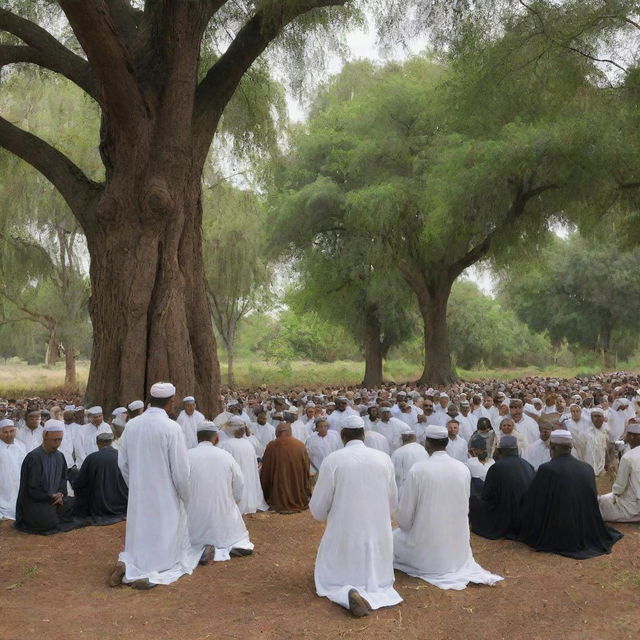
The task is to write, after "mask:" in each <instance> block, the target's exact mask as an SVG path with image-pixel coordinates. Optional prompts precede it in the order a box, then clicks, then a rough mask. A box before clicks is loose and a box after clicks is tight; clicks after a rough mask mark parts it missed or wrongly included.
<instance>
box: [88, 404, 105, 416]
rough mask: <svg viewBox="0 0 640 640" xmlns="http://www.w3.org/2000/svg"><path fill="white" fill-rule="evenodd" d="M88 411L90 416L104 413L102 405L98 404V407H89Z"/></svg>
mask: <svg viewBox="0 0 640 640" xmlns="http://www.w3.org/2000/svg"><path fill="white" fill-rule="evenodd" d="M87 413H88V414H89V415H90V416H99V415H102V407H98V406H96V407H91V408H89V409H87Z"/></svg>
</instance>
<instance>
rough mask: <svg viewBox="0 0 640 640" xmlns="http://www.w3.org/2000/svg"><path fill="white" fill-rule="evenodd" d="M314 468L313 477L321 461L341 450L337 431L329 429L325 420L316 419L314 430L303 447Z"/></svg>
mask: <svg viewBox="0 0 640 640" xmlns="http://www.w3.org/2000/svg"><path fill="white" fill-rule="evenodd" d="M304 446H305V447H306V449H307V453H308V454H309V459H310V460H311V464H312V465H313V468H314V475H315V474H316V473H318V471H319V470H320V465H321V464H322V461H323V460H324V459H325V458H326V457H327V456H328V455H329V454H330V453H333V452H334V451H337V450H338V449H341V448H342V441H341V440H340V435H339V434H338V432H337V431H331V430H330V429H329V423H328V422H327V419H326V418H324V417H322V418H316V419H315V429H314V431H313V433H312V434H311V435H310V436H309V437H308V438H307V441H306V442H305V445H304Z"/></svg>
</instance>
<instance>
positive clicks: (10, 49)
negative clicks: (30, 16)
mask: <svg viewBox="0 0 640 640" xmlns="http://www.w3.org/2000/svg"><path fill="white" fill-rule="evenodd" d="M0 30H2V31H6V32H7V33H11V34H12V35H14V36H16V37H17V38H20V40H22V41H23V42H24V43H25V44H26V45H28V46H26V47H24V46H9V45H2V46H0V66H2V65H3V64H11V63H14V62H29V63H33V64H37V65H39V66H41V67H44V68H46V69H49V70H51V71H55V72H56V73H59V74H61V75H63V76H64V77H65V78H68V79H69V80H71V81H72V82H74V83H75V84H77V85H78V86H79V87H80V88H81V89H83V90H84V91H86V93H87V94H89V95H90V96H91V97H92V98H93V99H94V100H97V88H96V83H95V78H94V76H93V72H92V71H91V67H90V66H89V64H88V63H87V61H86V60H83V59H82V58H81V57H80V56H78V55H76V54H75V53H73V52H72V51H70V50H69V49H67V48H66V47H65V46H64V45H63V44H61V43H60V42H58V40H56V39H55V38H54V37H53V36H52V35H51V34H50V33H49V32H48V31H46V30H45V29H43V28H42V27H40V26H38V25H37V24H35V23H33V22H31V21H30V20H25V19H24V18H22V17H20V16H17V15H15V14H13V13H11V12H10V11H7V10H6V9H0Z"/></svg>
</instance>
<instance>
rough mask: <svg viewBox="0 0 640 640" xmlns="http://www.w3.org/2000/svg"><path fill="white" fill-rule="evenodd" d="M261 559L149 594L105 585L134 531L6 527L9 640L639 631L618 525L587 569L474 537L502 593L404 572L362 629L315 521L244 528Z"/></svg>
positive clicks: (303, 518) (3, 620) (636, 590)
mask: <svg viewBox="0 0 640 640" xmlns="http://www.w3.org/2000/svg"><path fill="white" fill-rule="evenodd" d="M247 524H248V528H249V531H250V533H251V538H252V540H253V542H254V543H255V545H256V549H255V552H254V555H253V556H251V557H248V558H236V559H232V560H231V561H229V562H222V563H215V564H214V565H212V566H209V567H198V569H197V570H196V571H195V572H194V574H193V575H192V576H186V577H184V578H182V579H180V580H179V581H178V582H176V583H174V584H172V585H170V586H167V587H157V588H155V589H153V590H151V591H134V590H133V589H131V588H129V587H125V586H121V587H117V588H115V589H111V588H109V587H107V585H106V579H107V576H108V573H109V570H110V568H111V567H112V565H113V562H114V561H115V559H116V556H117V553H118V551H119V549H120V545H121V542H122V540H123V536H124V523H120V524H118V525H114V526H110V527H89V528H86V529H79V530H76V531H72V532H70V533H67V534H60V535H56V536H52V537H39V536H30V535H25V534H20V533H18V532H16V531H15V530H13V529H12V528H11V527H10V523H9V522H7V521H4V522H2V523H0V639H1V640H26V639H30V638H42V639H43V640H44V639H45V638H46V639H47V640H58V639H63V638H64V639H69V640H75V639H80V638H87V639H92V640H94V639H95V640H101V639H110V638H118V639H122V640H127V639H128V638H135V639H136V640H146V639H154V640H155V639H162V638H170V639H176V640H200V639H204V638H215V639H227V638H239V639H253V638H261V639H265V640H267V639H271V638H292V639H298V638H309V639H312V638H361V639H363V640H369V639H378V638H401V639H402V640H409V639H412V638H416V639H425V638H429V639H431V638H443V639H447V640H455V639H458V638H468V639H474V640H475V639H483V638H491V639H492V640H498V639H500V638H509V639H519V638H527V640H533V639H536V638H545V639H556V638H562V640H572V639H576V640H578V639H579V640H590V639H593V640H602V639H607V638H612V639H613V638H615V639H622V638H634V639H637V638H638V637H640V636H639V634H640V606H639V605H640V554H639V553H638V550H639V547H640V545H639V543H640V527H639V526H638V525H620V526H619V527H618V528H619V530H620V531H622V532H623V533H624V534H625V537H624V539H623V540H622V541H620V542H619V543H618V544H617V545H615V547H614V550H613V553H612V554H611V555H609V556H602V557H600V558H595V559H591V560H585V561H576V560H571V559H568V558H563V557H560V556H555V555H549V554H540V553H535V552H534V551H531V550H530V549H529V548H528V547H526V546H524V545H522V544H519V543H516V542H509V541H489V540H484V539H482V538H478V537H476V536H473V539H472V546H473V550H474V555H475V558H476V560H477V561H478V562H479V563H480V564H481V565H482V566H483V567H485V568H486V569H489V570H491V571H493V572H494V573H498V574H500V575H502V576H504V577H505V580H504V581H503V582H501V583H499V584H498V585H496V586H495V587H486V586H482V587H480V586H470V587H468V588H467V589H466V590H464V591H442V590H440V589H437V588H436V587H432V586H431V585H428V584H426V583H424V582H421V581H420V580H417V579H415V578H410V577H408V576H406V575H404V574H402V573H396V588H397V589H398V591H399V593H400V594H401V595H402V596H403V598H404V603H403V604H401V605H400V606H398V607H393V608H390V609H381V610H379V611H377V612H374V613H373V614H372V615H371V616H369V617H367V618H362V619H360V620H356V619H353V618H351V617H350V616H349V615H348V613H346V612H345V611H344V610H343V609H341V608H340V607H339V606H337V605H335V604H333V603H331V602H329V601H328V600H326V599H325V598H318V597H317V596H316V595H315V591H314V585H313V565H314V559H315V553H316V549H317V545H318V542H319V540H320V537H321V535H322V531H323V525H321V524H319V523H317V522H315V521H314V520H313V519H312V517H311V515H310V514H309V513H308V512H306V513H302V514H298V515H288V516H282V515H277V514H270V513H269V514H257V515H253V516H249V517H248V518H247Z"/></svg>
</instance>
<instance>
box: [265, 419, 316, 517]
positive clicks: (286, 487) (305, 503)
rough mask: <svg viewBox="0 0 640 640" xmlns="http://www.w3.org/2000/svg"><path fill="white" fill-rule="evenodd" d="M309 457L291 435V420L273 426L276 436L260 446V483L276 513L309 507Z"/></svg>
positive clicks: (291, 511)
mask: <svg viewBox="0 0 640 640" xmlns="http://www.w3.org/2000/svg"><path fill="white" fill-rule="evenodd" d="M310 465H311V461H310V460H309V455H308V454H307V450H306V448H305V446H304V444H303V443H302V442H301V441H300V440H298V438H294V437H293V436H292V435H291V424H290V423H289V422H281V423H280V424H279V425H278V426H277V427H276V439H275V440H273V441H271V442H270V443H269V444H268V445H267V447H266V449H265V450H264V456H263V458H262V468H261V469H260V483H261V484H262V492H263V494H264V499H265V500H266V502H267V504H268V505H269V506H270V507H271V508H272V509H273V510H274V511H277V512H278V513H297V512H298V511H304V510H305V509H307V508H308V507H309V499H310V498H311V481H310V478H309V467H310Z"/></svg>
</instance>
